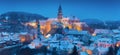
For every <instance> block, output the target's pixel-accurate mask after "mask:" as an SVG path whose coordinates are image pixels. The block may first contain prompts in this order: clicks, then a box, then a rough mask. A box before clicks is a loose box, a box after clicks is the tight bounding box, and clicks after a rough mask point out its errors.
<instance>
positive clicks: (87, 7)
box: [0, 0, 120, 20]
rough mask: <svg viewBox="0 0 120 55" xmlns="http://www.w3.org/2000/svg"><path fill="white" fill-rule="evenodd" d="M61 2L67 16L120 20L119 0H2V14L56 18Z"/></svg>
mask: <svg viewBox="0 0 120 55" xmlns="http://www.w3.org/2000/svg"><path fill="white" fill-rule="evenodd" d="M60 4H61V6H62V10H63V16H65V17H66V16H68V17H69V16H76V17H78V18H80V19H100V20H120V1H119V0H0V14H3V13H6V12H10V11H21V12H29V13H34V14H40V15H43V16H45V17H50V18H54V17H57V12H58V6H59V5H60Z"/></svg>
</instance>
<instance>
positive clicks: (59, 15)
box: [57, 5, 63, 21]
mask: <svg viewBox="0 0 120 55" xmlns="http://www.w3.org/2000/svg"><path fill="white" fill-rule="evenodd" d="M62 15H63V14H62V7H61V5H59V8H58V16H57V18H58V20H59V21H61V19H62Z"/></svg>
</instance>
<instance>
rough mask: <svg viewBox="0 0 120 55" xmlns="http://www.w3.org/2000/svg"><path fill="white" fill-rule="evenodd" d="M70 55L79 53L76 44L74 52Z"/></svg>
mask: <svg viewBox="0 0 120 55" xmlns="http://www.w3.org/2000/svg"><path fill="white" fill-rule="evenodd" d="M70 55H78V52H77V47H76V46H74V48H73V52H72V53H71V54H70Z"/></svg>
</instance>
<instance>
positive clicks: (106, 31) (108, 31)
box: [94, 29, 112, 34]
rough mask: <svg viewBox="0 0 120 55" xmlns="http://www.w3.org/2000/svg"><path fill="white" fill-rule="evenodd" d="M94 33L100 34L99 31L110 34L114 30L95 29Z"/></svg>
mask: <svg viewBox="0 0 120 55" xmlns="http://www.w3.org/2000/svg"><path fill="white" fill-rule="evenodd" d="M94 33H96V34H98V33H102V34H109V33H112V31H111V30H108V29H95V31H94Z"/></svg>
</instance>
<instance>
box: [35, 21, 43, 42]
mask: <svg viewBox="0 0 120 55" xmlns="http://www.w3.org/2000/svg"><path fill="white" fill-rule="evenodd" d="M36 23H37V38H39V39H40V40H41V35H42V34H41V32H40V22H39V20H36Z"/></svg>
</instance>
